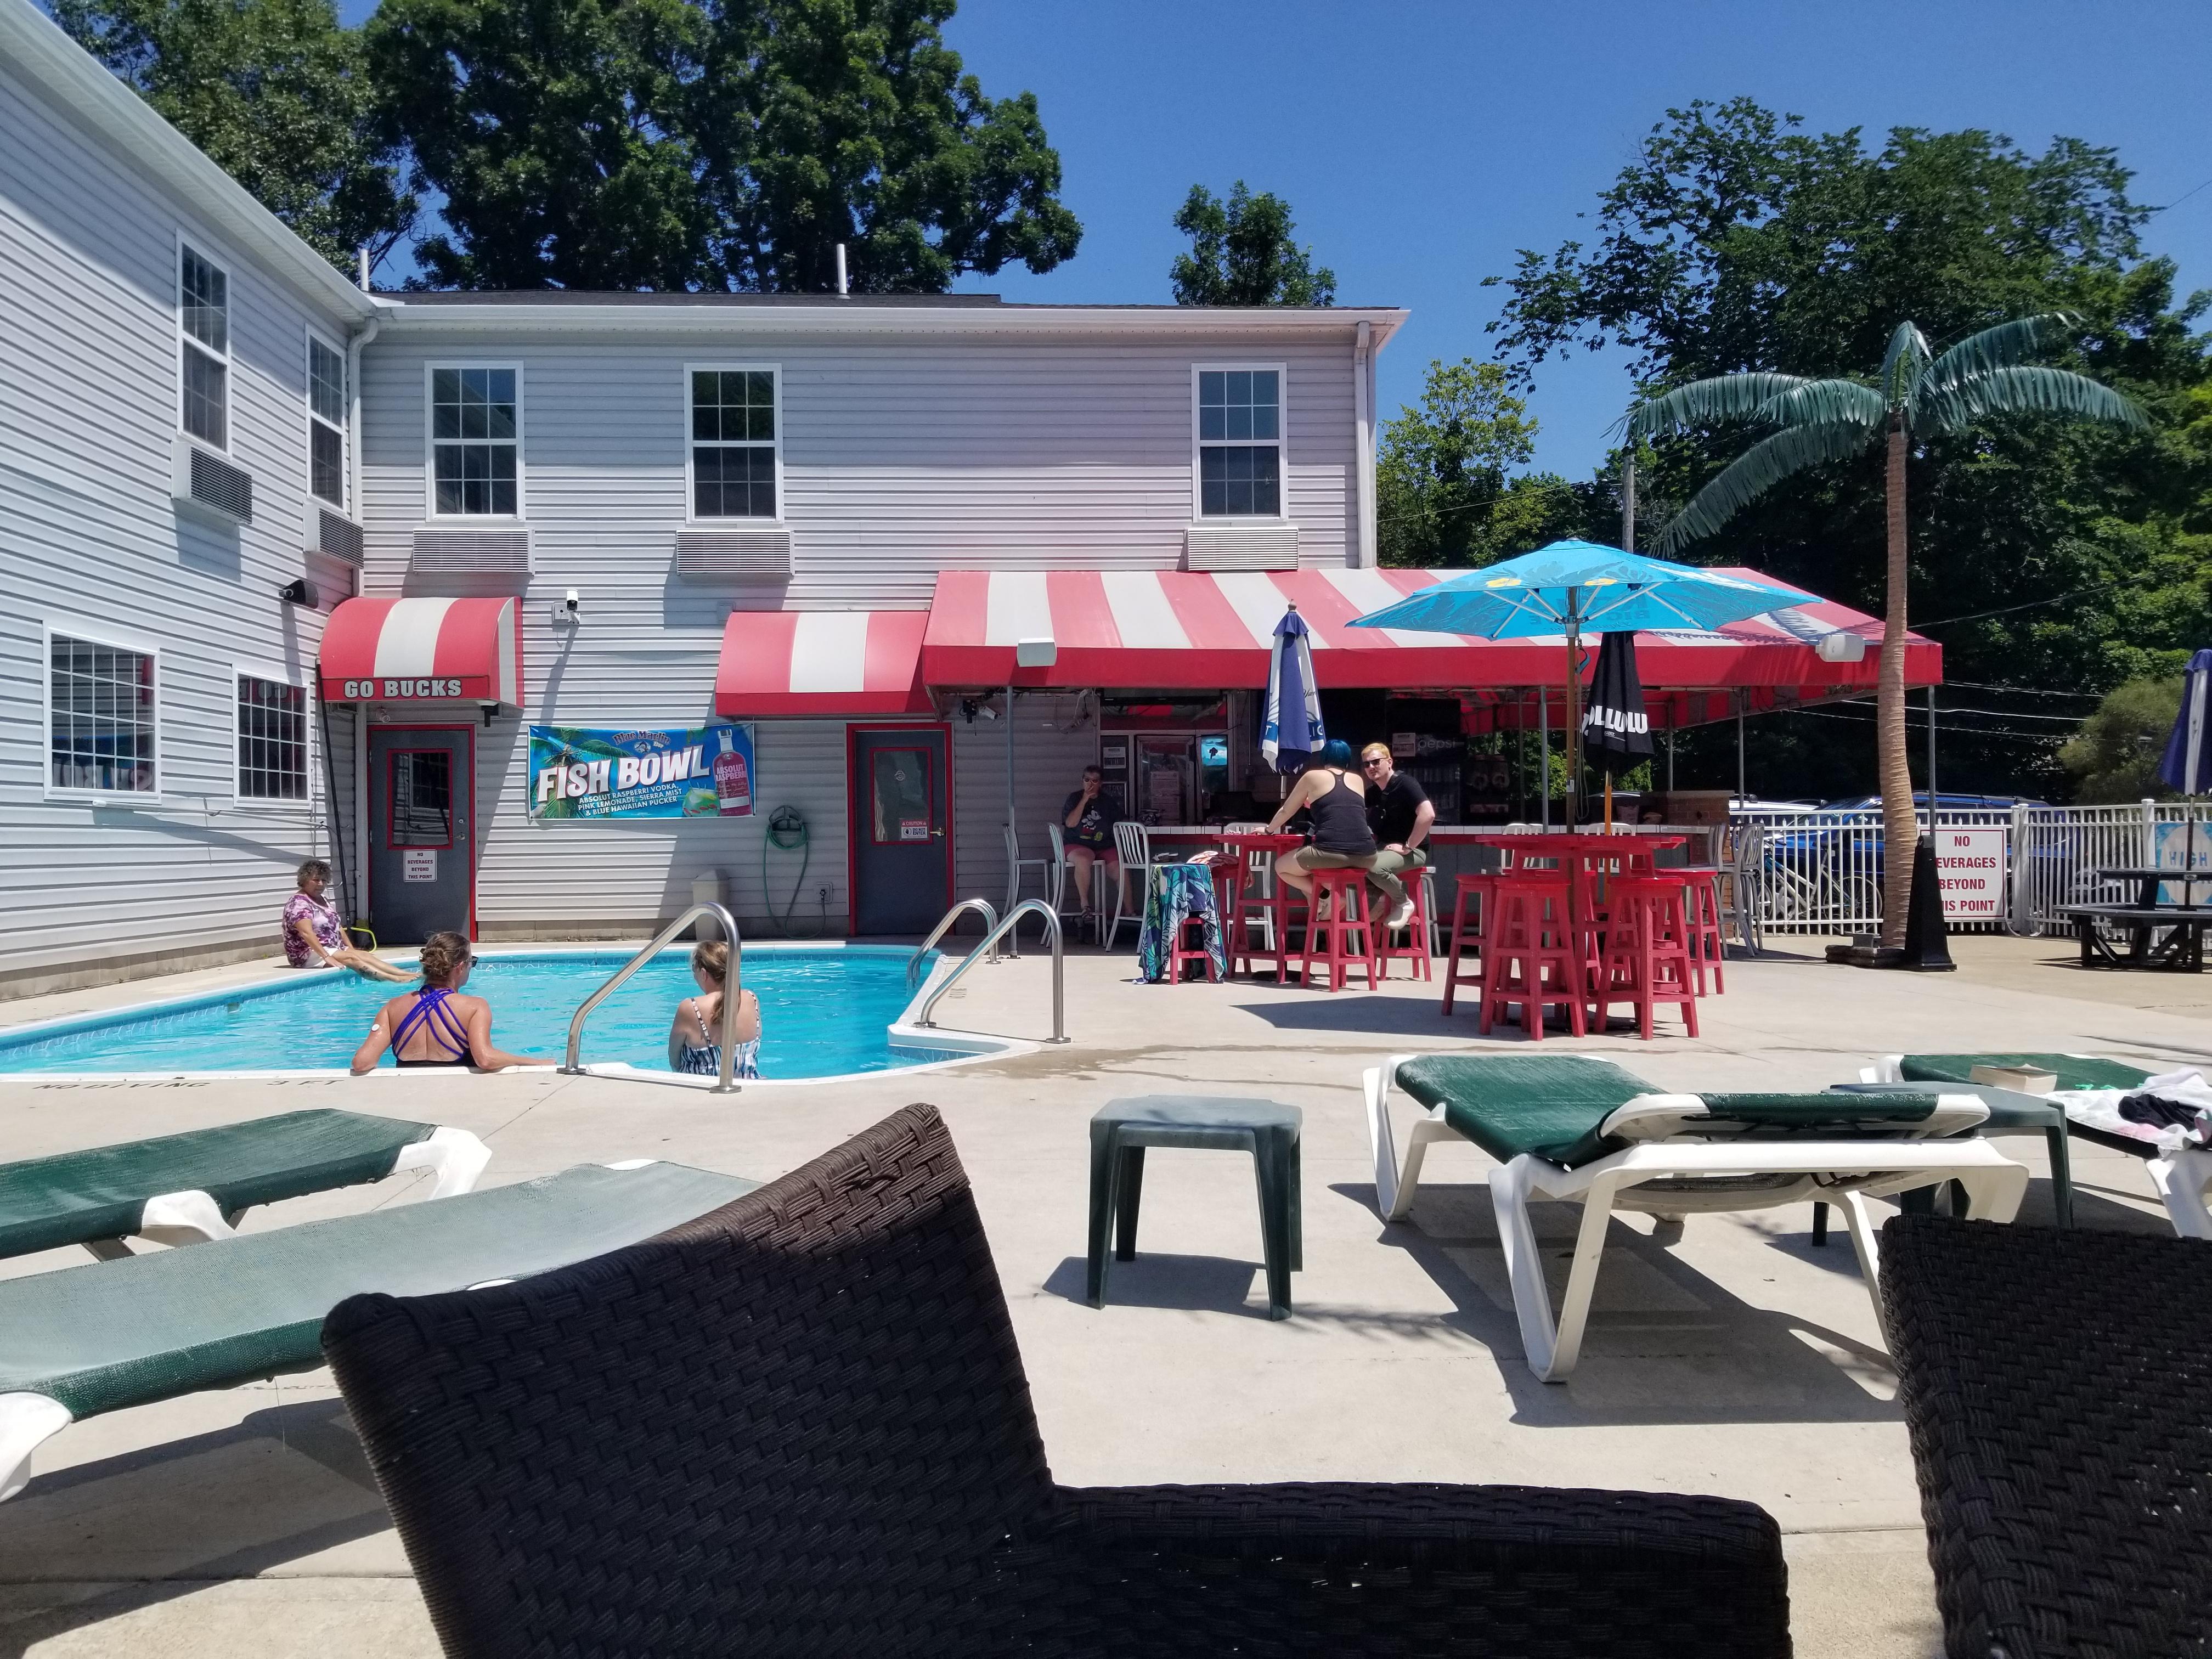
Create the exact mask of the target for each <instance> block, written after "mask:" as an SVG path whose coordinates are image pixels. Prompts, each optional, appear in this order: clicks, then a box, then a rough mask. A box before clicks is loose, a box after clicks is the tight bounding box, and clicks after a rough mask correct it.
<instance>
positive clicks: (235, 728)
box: [156, 497, 320, 813]
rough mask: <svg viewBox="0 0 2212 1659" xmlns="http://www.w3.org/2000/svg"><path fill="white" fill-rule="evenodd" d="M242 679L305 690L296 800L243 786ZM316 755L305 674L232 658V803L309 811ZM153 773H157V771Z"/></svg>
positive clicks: (260, 809)
mask: <svg viewBox="0 0 2212 1659" xmlns="http://www.w3.org/2000/svg"><path fill="white" fill-rule="evenodd" d="M317 499H320V498H319V497H318V498H317ZM241 679H255V680H266V681H267V682H269V684H271V685H289V686H290V687H291V688H292V689H293V690H295V691H300V692H304V693H305V694H306V697H305V701H304V702H303V705H302V708H301V713H302V714H303V716H304V719H305V724H304V725H303V726H302V727H301V732H302V733H303V737H304V741H305V747H304V748H303V749H302V750H301V755H302V757H303V759H302V764H303V765H304V766H305V767H306V769H307V777H306V782H307V793H306V794H304V795H302V796H301V797H300V798H299V799H297V800H292V799H287V798H285V797H284V796H282V795H249V794H247V793H246V790H245V787H244V785H245V782H246V779H245V775H244V774H245V770H246V769H245V768H244V767H243V766H241V765H240V763H239V758H238V743H239V738H240V736H241V735H242V733H240V731H239V720H238V683H239V681H240V680H241ZM318 761H319V757H318V755H317V754H316V752H315V694H314V688H313V686H312V685H310V684H308V683H307V677H306V676H305V675H303V674H301V673H299V672H296V671H294V670H291V669H287V668H279V667H278V666H276V665H275V664H274V663H266V662H246V661H243V660H237V659H234V660H233V662H232V663H231V665H230V799H231V804H232V805H234V806H235V807H238V808H240V809H241V810H244V811H254V812H303V813H304V812H307V811H311V810H312V809H313V806H314V805H315V796H316V787H315V781H316V775H317V763H318ZM156 776H157V777H158V776H159V774H156Z"/></svg>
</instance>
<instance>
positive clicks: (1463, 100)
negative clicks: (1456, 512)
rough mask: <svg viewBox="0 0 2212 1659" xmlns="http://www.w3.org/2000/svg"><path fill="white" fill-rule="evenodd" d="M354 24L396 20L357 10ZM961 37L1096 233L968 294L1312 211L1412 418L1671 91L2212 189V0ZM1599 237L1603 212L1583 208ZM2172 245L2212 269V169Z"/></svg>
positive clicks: (1124, 275) (1563, 380) (1392, 406)
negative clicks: (1236, 204) (1062, 171)
mask: <svg viewBox="0 0 2212 1659" xmlns="http://www.w3.org/2000/svg"><path fill="white" fill-rule="evenodd" d="M344 9H345V12H346V15H347V16H348V18H349V21H352V20H355V19H357V18H358V17H359V16H360V15H363V14H365V13H366V11H367V10H368V6H367V5H365V4H363V3H362V0H346V3H345V4H344ZM945 35H946V39H947V40H948V42H949V43H950V44H951V46H953V47H954V48H955V49H957V51H958V52H961V53H962V55H963V57H964V58H966V60H967V63H968V66H969V69H970V70H973V71H974V72H975V74H976V75H977V76H980V77H981V81H982V83H983V86H984V88H985V90H986V91H987V92H989V93H991V94H994V95H996V96H1005V95H1007V94H1012V93H1016V92H1019V91H1022V90H1024V89H1027V90H1030V91H1033V92H1035V93H1036V94H1037V98H1038V101H1039V104H1040V106H1041V107H1042V113H1043V117H1044V123H1045V128H1046V131H1047V132H1048V134H1049V136H1050V137H1051V139H1052V141H1053V143H1054V145H1055V146H1056V147H1057V148H1058V149H1059V150H1060V157H1061V161H1062V162H1063V164H1064V166H1065V168H1066V185H1065V191H1064V195H1065V198H1066V201H1067V203H1068V204H1069V205H1070V206H1071V207H1072V208H1073V210H1075V213H1076V215H1077V216H1078V217H1079V218H1080V219H1081V220H1082V222H1083V227H1084V237H1083V246H1082V250H1081V252H1079V253H1078V254H1077V255H1076V257H1075V258H1073V259H1072V260H1070V261H1069V262H1068V263H1067V264H1064V265H1062V266H1061V267H1060V269H1059V270H1054V271H1053V272H1050V273H1049V274H1048V275H1046V276H1030V274H1029V273H1028V272H1027V271H1025V270H1020V269H1018V268H1016V269H1012V270H1006V271H1002V272H1000V274H999V275H998V276H996V277H993V278H988V279H976V280H975V281H972V282H970V283H966V284H964V285H963V286H967V287H970V288H977V289H989V290H993V291H995V292H998V293H1000V294H1003V295H1006V297H1007V298H1008V299H1010V300H1032V301H1166V300H1168V299H1169V298H1170V297H1171V296H1170V293H1169V289H1168V278H1167V272H1168V266H1169V264H1170V261H1171V260H1172V259H1173V258H1174V257H1175V255H1176V252H1178V251H1179V250H1180V249H1181V248H1182V246H1185V244H1184V242H1183V240H1182V238H1181V237H1180V236H1179V235H1178V234H1176V231H1175V229H1174V228H1173V227H1172V226H1171V225H1170V222H1169V221H1170V218H1171V217H1172V216H1173V215H1174V213H1175V210H1176V208H1177V207H1178V206H1179V205H1181V204H1182V198H1183V196H1184V194H1185V193H1186V192H1187V191H1188V190H1189V188H1190V186H1191V185H1193V184H1194V183H1203V184H1205V185H1208V186H1209V187H1211V188H1212V189H1214V190H1215V191H1226V190H1227V189H1228V187H1229V186H1230V185H1231V183H1232V182H1234V181H1235V180H1236V179H1239V178H1242V179H1244V180H1246V181H1247V182H1248V183H1249V185H1251V187H1252V188H1253V189H1254V190H1255V191H1256V190H1272V191H1275V192H1276V193H1277V194H1278V195H1279V196H1282V197H1285V198H1286V199H1287V200H1288V201H1289V202H1290V203H1291V206H1292V208H1293V210H1295V212H1296V214H1297V222H1298V237H1299V240H1301V241H1304V242H1309V243H1310V244H1311V245H1312V246H1313V249H1314V252H1315V256H1316V258H1317V259H1318V260H1319V261H1320V262H1321V263H1322V264H1327V265H1328V266H1330V267H1332V268H1333V269H1334V270H1335V272H1336V275H1337V296H1338V298H1339V300H1340V301H1343V302H1346V303H1353V302H1357V303H1382V304H1390V305H1401V306H1405V307H1409V308H1410V309H1411V311H1412V312H1413V320H1412V322H1411V323H1410V324H1409V325H1407V328H1406V329H1405V330H1404V331H1402V332H1401V334H1400V335H1399V336H1398V337H1397V338H1396V340H1395V341H1394V342H1393V343H1392V344H1391V346H1390V348H1389V350H1388V351H1386V352H1385V353H1384V354H1383V358H1382V362H1381V404H1382V408H1383V412H1384V413H1385V414H1386V415H1387V414H1389V413H1391V412H1395V410H1396V409H1397V407H1398V405H1399V404H1401V403H1404V402H1406V401H1407V400H1409V399H1411V398H1414V397H1416V396H1418V394H1419V388H1420V380H1421V374H1422V371H1423V369H1424V368H1425V366H1426V365H1427V363H1428V362H1429V360H1430V359H1431V358H1432V357H1444V358H1457V357H1460V356H1475V357H1477V358H1480V357H1481V356H1484V355H1485V353H1486V348H1487V345H1488V341H1489V337H1488V336H1486V334H1485V333H1484V332H1483V325H1484V324H1485V323H1486V322H1487V321H1488V320H1489V319H1491V318H1492V317H1493V316H1494V315H1495V314H1496V313H1497V307H1498V301H1499V297H1500V295H1501V292H1502V290H1500V289H1485V288H1482V287H1481V286H1480V282H1481V279H1482V278H1483V277H1485V276H1494V275H1503V274H1504V273H1506V272H1508V271H1510V270H1511V269H1512V265H1513V258H1514V253H1515V251H1516V249H1519V248H1522V247H1533V248H1537V249H1541V250H1544V251H1547V252H1548V251H1549V250H1550V249H1552V248H1553V247H1554V246H1557V245H1558V244H1559V242H1560V241H1561V240H1564V239H1565V238H1567V237H1570V236H1574V235H1576V234H1578V228H1581V227H1578V222H1577V218H1576V216H1577V214H1578V213H1581V212H1583V211H1584V210H1588V209H1589V208H1590V207H1591V206H1592V204H1594V202H1595V198H1596V196H1597V193H1598V191H1600V190H1601V189H1602V188H1603V187H1604V186H1605V185H1607V184H1608V183H1609V182H1610V181H1611V179H1613V175H1614V173H1616V172H1618V171H1619V170H1620V167H1622V166H1623V165H1624V164H1625V163H1626V161H1628V160H1629V159H1630V156H1631V154H1632V150H1633V148H1634V146H1635V144H1636V143H1637V142H1638V140H1639V139H1640V138H1641V137H1642V136H1643V135H1644V132H1645V131H1648V130H1649V129H1650V126H1651V125H1652V123H1653V122H1655V121H1656V120H1658V119H1659V118H1660V117H1661V116H1662V114H1663V112H1665V111H1666V109H1667V108H1668V106H1670V105H1680V104H1683V103H1686V102H1687V101H1688V100H1691V99H1692V98H1708V99H1714V100H1719V99H1725V98H1729V97H1733V96H1735V95H1736V94H1750V95H1751V96H1753V97H1754V98H1757V99H1758V100H1760V101H1761V102H1762V103H1765V104H1766V105H1767V106H1769V107H1771V108H1775V109H1779V110H1784V111H1787V112H1793V113H1796V114H1799V115H1802V116H1803V117H1804V118H1806V122H1807V124H1808V126H1810V127H1811V128H1813V129H1814V130H1815V131H1832V130H1837V129H1840V128H1844V127H1848V126H1854V125H1856V126H1860V127H1863V128H1864V129H1866V130H1867V131H1869V132H1870V133H1875V134H1879V133H1881V131H1885V130H1887V128H1889V127H1891V126H1893V125H1913V126H1924V127H1931V128H1936V129H1939V130H1950V129H1956V128H1961V127H1983V128H1987V129H1990V130H1992V131H1998V132H2003V133H2008V134H2010V135H2011V136H2012V137H2014V138H2015V139H2016V140H2018V141H2019V142H2020V143H2022V144H2024V145H2026V146H2027V147H2028V148H2030V149H2041V148H2042V146H2043V145H2044V144H2045V143H2046V142H2048V140H2049V139H2050V138H2051V136H2052V135H2054V134H2061V133H2063V134H2065V135H2067V136H2069V137H2079V138H2082V139H2085V140H2087V141H2088V142H2089V143H2096V144H2104V145H2111V146H2113V147H2115V148H2117V149H2118V151H2119V153H2120V156H2121V159H2122V160H2123V161H2124V162H2125V163H2126V164H2127V165H2129V166H2130V167H2133V168H2134V169H2135V171H2136V195H2137V196H2138V197H2139V198H2140V199H2142V200H2143V201H2145V202H2147V203H2148V204H2154V205H2155V204H2163V203H2171V202H2174V201H2175V200H2176V198H2177V197H2180V196H2181V195H2182V194H2183V192H2185V191H2189V190H2191V189H2192V188H2194V187H2195V186H2197V185H2200V184H2206V183H2207V181H2208V180H2212V125H2208V124H2207V121H2206V118H2205V110H2206V88H2208V87H2212V4H2207V3H2206V0H2173V3H2135V0H2102V3H2096V4H2089V3H2078V4H2063V5H2062V4H2052V3H2035V0H2012V3H2006V4H1996V3H1980V0H1936V3H1929V0H1911V3H1898V0H1853V3H1850V4H1848V5H1844V4H1837V3H1827V4H1812V3H1803V0H1795V3H1790V0H1785V3H1783V4H1776V3H1773V0H1763V3H1749V0H1668V3H1662V4H1656V5H1655V4H1650V3H1648V0H1645V3H1639V4H1622V3H1609V4H1576V5H1548V6H1547V5H1535V6H1510V7H1509V6H1505V5H1500V4H1495V3H1492V4H1485V5H1475V4H1471V3H1457V4H1417V3H1393V4H1389V5H1380V4H1368V5H1353V4H1345V3H1339V4H1321V3H1304V0H1269V3H1261V0H1242V3H1235V4H1228V3H1215V4H1206V3H1196V0H1179V3H1158V0H1142V3H1138V0H1115V3H1111V4H1100V3H1098V0H962V4H961V7H960V10H959V13H958V15H956V16H955V17H954V18H953V20H952V21H951V23H950V24H949V25H947V27H946V30H945ZM1583 224H1584V225H1586V222H1583ZM2147 240H2148V244H2149V246H2151V248H2152V249H2153V250H2154V252H2163V253H2166V254H2168V255H2170V256H2172V258H2175V259H2176V260H2178V261H2179V264H2180V267H2181V272H2180V287H2181V289H2182V291H2183V292H2187V291H2189V290H2190V289H2193V288H2198V287H2206V286H2212V185H2208V187H2207V188H2205V189H2204V190H2203V191H2200V192H2199V193H2198V194H2197V195H2194V196H2191V197H2189V199H2188V200H2186V201H2185V202H2181V203H2179V205H2177V206H2175V207H2174V208H2173V209H2172V211H2171V212H2169V213H2165V214H2161V215H2160V216H2158V217H2157V218H2155V219H2154V220H2153V221H2152V222H2151V224H2150V228H2149V230H2148V234H2147ZM1626 397H1627V383H1626V378H1625V376H1624V375H1623V374H1622V373H1621V369H1620V360H1619V354H1617V353H1607V354H1605V355H1601V356H1596V357H1588V358H1577V359H1575V360H1572V361H1570V362H1565V363H1559V362H1554V363H1553V364H1548V365H1547V366H1546V368H1544V369H1543V370H1542V371H1541V375H1540V378H1539V380H1538V381H1537V384H1536V387H1535V392H1534V398H1533V399H1532V405H1531V412H1532V413H1533V414H1534V416H1535V417H1536V418H1537V420H1538V421H1539V422H1541V428H1542V431H1541V436H1540V438H1539V440H1538V451H1537V463H1538V465H1541V466H1544V467H1548V468H1552V469H1555V470H1557V471H1563V472H1565V473H1567V474H1569V475H1570V476H1574V477H1579V476H1582V475H1583V474H1585V473H1587V471H1589V468H1590V467H1592V466H1593V465H1595V464H1596V463H1597V462H1598V461H1599V460H1600V459H1601V458H1602V456H1603V453H1604V451H1605V428H1607V426H1608V425H1610V424H1611V423H1612V422H1613V421H1614V420H1615V419H1616V418H1618V416H1620V411H1621V409H1622V407H1623V405H1624V404H1625V402H1626Z"/></svg>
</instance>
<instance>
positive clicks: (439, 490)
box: [430, 368, 522, 519]
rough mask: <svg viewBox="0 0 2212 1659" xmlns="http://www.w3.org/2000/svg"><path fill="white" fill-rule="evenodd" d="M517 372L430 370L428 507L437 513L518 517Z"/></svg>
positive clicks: (518, 406) (518, 398)
mask: <svg viewBox="0 0 2212 1659" xmlns="http://www.w3.org/2000/svg"><path fill="white" fill-rule="evenodd" d="M520 379H521V374H520V370H518V369H515V368H432V369H431V371H430V450H431V475H432V476H431V511H432V512H433V513H435V514H437V515H438V516H439V517H441V518H444V517H458V516H475V515H486V516H489V517H492V518H501V519H512V518H515V517H518V516H520V513H519V510H518V495H517V491H516V487H515V475H516V472H517V471H518V465H517V463H518V455H517V452H518V450H519V449H520V441H521V439H520V435H521V431H522V420H521V414H522V404H521V398H520V390H519V382H520Z"/></svg>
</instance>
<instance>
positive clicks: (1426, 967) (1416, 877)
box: [1370, 870, 1436, 979]
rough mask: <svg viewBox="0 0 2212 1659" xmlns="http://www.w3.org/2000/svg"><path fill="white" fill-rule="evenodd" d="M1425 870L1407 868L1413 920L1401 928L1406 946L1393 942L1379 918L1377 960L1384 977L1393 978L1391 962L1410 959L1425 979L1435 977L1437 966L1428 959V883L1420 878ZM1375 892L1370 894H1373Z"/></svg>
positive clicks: (1376, 944)
mask: <svg viewBox="0 0 2212 1659" xmlns="http://www.w3.org/2000/svg"><path fill="white" fill-rule="evenodd" d="M1426 873H1427V872H1425V871H1422V870H1408V871H1407V872H1406V873H1405V876H1404V878H1403V879H1404V881H1405V883H1406V896H1407V898H1409V899H1411V900H1412V901H1413V920H1412V921H1409V922H1407V924H1406V925H1405V927H1404V928H1403V929H1401V931H1402V932H1403V933H1405V935H1406V942H1405V943H1404V944H1403V945H1393V944H1391V943H1390V933H1391V930H1390V929H1389V928H1388V927H1384V926H1383V924H1382V923H1381V922H1380V921H1377V922H1376V924H1375V960H1376V961H1377V962H1379V963H1382V964H1383V978H1385V979H1388V978H1389V977H1390V964H1391V963H1394V962H1410V963H1413V970H1414V972H1415V973H1416V974H1417V975H1419V977H1420V978H1422V979H1434V978H1435V977H1436V969H1435V968H1434V967H1433V966H1432V965H1431V963H1430V959H1429V896H1428V884H1427V883H1426V882H1425V881H1423V880H1422V879H1421V878H1422V877H1423V876H1424V875H1425V874H1426ZM1372 896H1373V895H1372V894H1371V893H1370V898H1371V897H1372Z"/></svg>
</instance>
